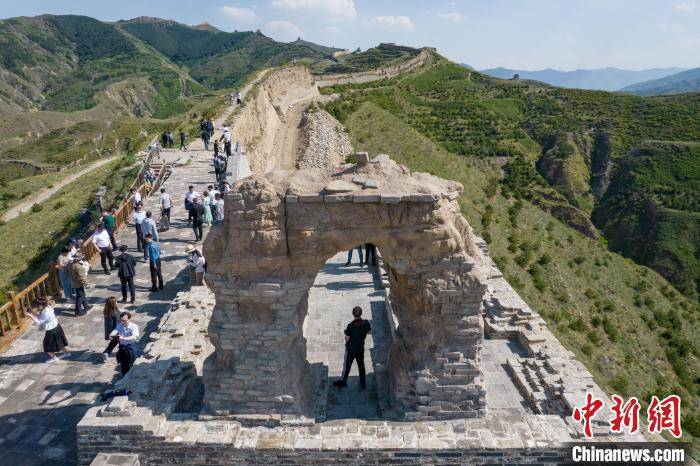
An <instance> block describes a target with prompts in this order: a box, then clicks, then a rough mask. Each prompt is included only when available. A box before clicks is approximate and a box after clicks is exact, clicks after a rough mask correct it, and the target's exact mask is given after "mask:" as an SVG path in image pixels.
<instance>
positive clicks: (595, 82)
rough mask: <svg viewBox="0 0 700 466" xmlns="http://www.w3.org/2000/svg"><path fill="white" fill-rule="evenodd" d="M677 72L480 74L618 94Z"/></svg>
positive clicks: (494, 71) (489, 71)
mask: <svg viewBox="0 0 700 466" xmlns="http://www.w3.org/2000/svg"><path fill="white" fill-rule="evenodd" d="M680 71H684V69H683V68H678V67H671V68H648V69H643V70H627V69H622V68H616V67H606V68H595V69H577V70H571V71H562V70H557V69H553V68H545V69H542V70H534V71H529V70H517V69H510V68H504V67H498V68H489V69H483V70H480V72H481V73H484V74H487V75H489V76H492V77H495V78H501V79H511V78H512V77H513V76H514V75H515V74H518V75H519V76H520V79H532V80H535V81H541V82H544V83H547V84H550V85H553V86H559V87H566V88H576V89H591V90H604V91H618V90H620V89H622V88H623V87H625V86H629V85H631V84H634V83H638V82H640V81H646V80H650V79H657V78H662V77H664V76H669V75H671V74H675V73H678V72H680Z"/></svg>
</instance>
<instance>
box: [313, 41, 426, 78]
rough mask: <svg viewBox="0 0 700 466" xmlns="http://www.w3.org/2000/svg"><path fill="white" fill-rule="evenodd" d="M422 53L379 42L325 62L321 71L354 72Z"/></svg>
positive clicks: (403, 59) (385, 64) (371, 68)
mask: <svg viewBox="0 0 700 466" xmlns="http://www.w3.org/2000/svg"><path fill="white" fill-rule="evenodd" d="M418 53H420V50H419V49H415V48H413V47H404V46H401V45H395V44H379V45H378V46H376V47H373V48H370V49H367V50H365V51H364V52H354V53H351V54H349V55H345V56H342V57H339V58H338V59H337V60H336V61H333V62H329V63H325V64H324V67H323V68H322V69H320V70H319V71H323V72H324V73H353V72H356V71H367V70H373V69H376V68H381V67H382V66H387V65H391V64H392V63H397V62H400V61H405V60H408V59H410V58H412V57H415V56H416V55H418Z"/></svg>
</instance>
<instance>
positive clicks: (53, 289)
mask: <svg viewBox="0 0 700 466" xmlns="http://www.w3.org/2000/svg"><path fill="white" fill-rule="evenodd" d="M48 281H49V286H48V289H47V290H46V291H47V294H50V295H51V296H52V297H53V299H55V300H56V299H59V298H60V297H61V292H62V291H63V286H62V285H61V281H60V278H59V277H58V270H57V269H56V264H54V263H53V262H52V263H51V264H49V280H48ZM69 297H70V296H66V298H69Z"/></svg>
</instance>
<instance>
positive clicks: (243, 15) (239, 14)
mask: <svg viewBox="0 0 700 466" xmlns="http://www.w3.org/2000/svg"><path fill="white" fill-rule="evenodd" d="M219 11H221V14H222V15H224V16H226V17H227V18H230V19H233V20H236V21H244V22H250V21H253V20H254V19H255V18H256V17H257V15H256V14H255V12H254V11H253V10H251V9H248V8H239V7H237V6H233V5H224V6H222V7H221V8H220V9H219Z"/></svg>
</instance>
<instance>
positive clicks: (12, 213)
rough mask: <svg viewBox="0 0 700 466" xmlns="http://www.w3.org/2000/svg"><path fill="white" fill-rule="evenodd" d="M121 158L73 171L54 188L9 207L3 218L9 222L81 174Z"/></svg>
mask: <svg viewBox="0 0 700 466" xmlns="http://www.w3.org/2000/svg"><path fill="white" fill-rule="evenodd" d="M117 158H119V157H118V156H116V155H115V156H114V157H108V158H106V159H102V160H99V161H97V162H95V163H93V164H92V165H90V166H88V167H86V168H84V169H83V170H80V171H79V172H77V173H73V174H72V175H70V176H68V177H66V178H64V179H62V180H61V181H59V182H58V183H56V184H55V185H54V186H53V187H52V188H46V189H44V190H42V191H39V192H38V193H36V194H34V195H33V196H30V197H29V198H27V199H25V200H23V201H22V202H20V203H19V204H17V205H16V206H14V207H12V208H11V209H9V210H8V211H7V212H5V213H4V214H3V216H2V220H3V221H4V222H9V221H10V220H12V219H13V218H15V217H18V216H19V215H21V214H23V213H24V212H26V211H28V210H29V209H31V208H32V206H33V205H34V204H36V203H38V202H43V201H45V200H46V199H48V198H50V197H51V196H53V195H54V194H56V193H57V192H58V191H59V190H61V189H62V188H64V187H65V186H67V185H69V184H71V183H72V182H73V181H75V180H77V179H78V178H80V177H81V176H83V175H85V174H87V173H90V172H91V171H93V170H95V169H97V168H100V167H101V166H103V165H106V164H108V163H110V162H113V161H115V160H117Z"/></svg>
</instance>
